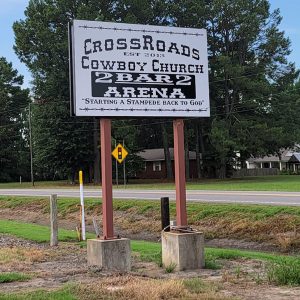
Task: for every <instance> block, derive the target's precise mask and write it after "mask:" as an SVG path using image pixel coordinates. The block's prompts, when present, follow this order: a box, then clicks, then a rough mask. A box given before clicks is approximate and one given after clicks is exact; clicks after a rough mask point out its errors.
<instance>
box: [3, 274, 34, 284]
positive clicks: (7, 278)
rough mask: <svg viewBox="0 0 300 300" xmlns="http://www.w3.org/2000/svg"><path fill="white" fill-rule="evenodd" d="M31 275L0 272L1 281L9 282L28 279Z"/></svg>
mask: <svg viewBox="0 0 300 300" xmlns="http://www.w3.org/2000/svg"><path fill="white" fill-rule="evenodd" d="M30 278H31V277H30V276H29V275H26V274H23V273H16V272H11V273H8V272H3V273H0V283H8V282H14V281H26V280H29V279H30Z"/></svg>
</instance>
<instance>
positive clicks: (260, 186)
mask: <svg viewBox="0 0 300 300" xmlns="http://www.w3.org/2000/svg"><path fill="white" fill-rule="evenodd" d="M299 183H300V176H297V175H277V176H260V177H256V176H255V177H244V178H229V179H228V178H227V179H201V180H199V181H194V182H187V183H186V188H187V189H188V190H220V191H284V192H300V184H299ZM9 188H28V189H29V188H31V189H32V188H33V187H32V184H31V182H24V183H22V184H20V183H19V182H12V183H0V189H9ZM34 188H71V189H75V188H78V185H74V184H70V182H68V181H67V180H62V181H37V182H35V187H34ZM85 188H93V189H95V188H100V186H99V185H97V186H95V185H93V184H85ZM126 188H127V189H149V190H168V189H172V190H174V189H175V185H174V183H173V182H163V183H162V182H155V183H153V180H149V181H147V180H130V182H129V184H127V185H126Z"/></svg>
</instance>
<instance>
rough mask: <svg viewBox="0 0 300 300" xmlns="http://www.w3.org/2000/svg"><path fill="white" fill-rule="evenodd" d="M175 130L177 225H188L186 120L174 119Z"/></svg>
mask: <svg viewBox="0 0 300 300" xmlns="http://www.w3.org/2000/svg"><path fill="white" fill-rule="evenodd" d="M173 131H174V165H175V184H176V221H177V226H187V213H186V190H185V160H184V122H183V120H182V119H176V120H174V121H173Z"/></svg>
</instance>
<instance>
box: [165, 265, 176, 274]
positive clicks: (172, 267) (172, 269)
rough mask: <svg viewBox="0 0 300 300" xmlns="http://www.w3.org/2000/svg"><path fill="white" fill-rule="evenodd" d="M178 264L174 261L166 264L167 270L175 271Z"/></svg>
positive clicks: (169, 271)
mask: <svg viewBox="0 0 300 300" xmlns="http://www.w3.org/2000/svg"><path fill="white" fill-rule="evenodd" d="M176 266H177V265H176V264H175V263H174V262H171V263H170V264H169V265H167V266H165V270H166V272H167V273H173V272H174V270H175V269H176Z"/></svg>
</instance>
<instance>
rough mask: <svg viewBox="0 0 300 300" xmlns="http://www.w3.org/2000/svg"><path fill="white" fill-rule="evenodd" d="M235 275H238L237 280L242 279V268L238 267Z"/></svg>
mask: <svg viewBox="0 0 300 300" xmlns="http://www.w3.org/2000/svg"><path fill="white" fill-rule="evenodd" d="M234 273H235V275H236V278H237V279H240V277H241V267H240V266H237V267H236V268H235V269H234Z"/></svg>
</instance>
